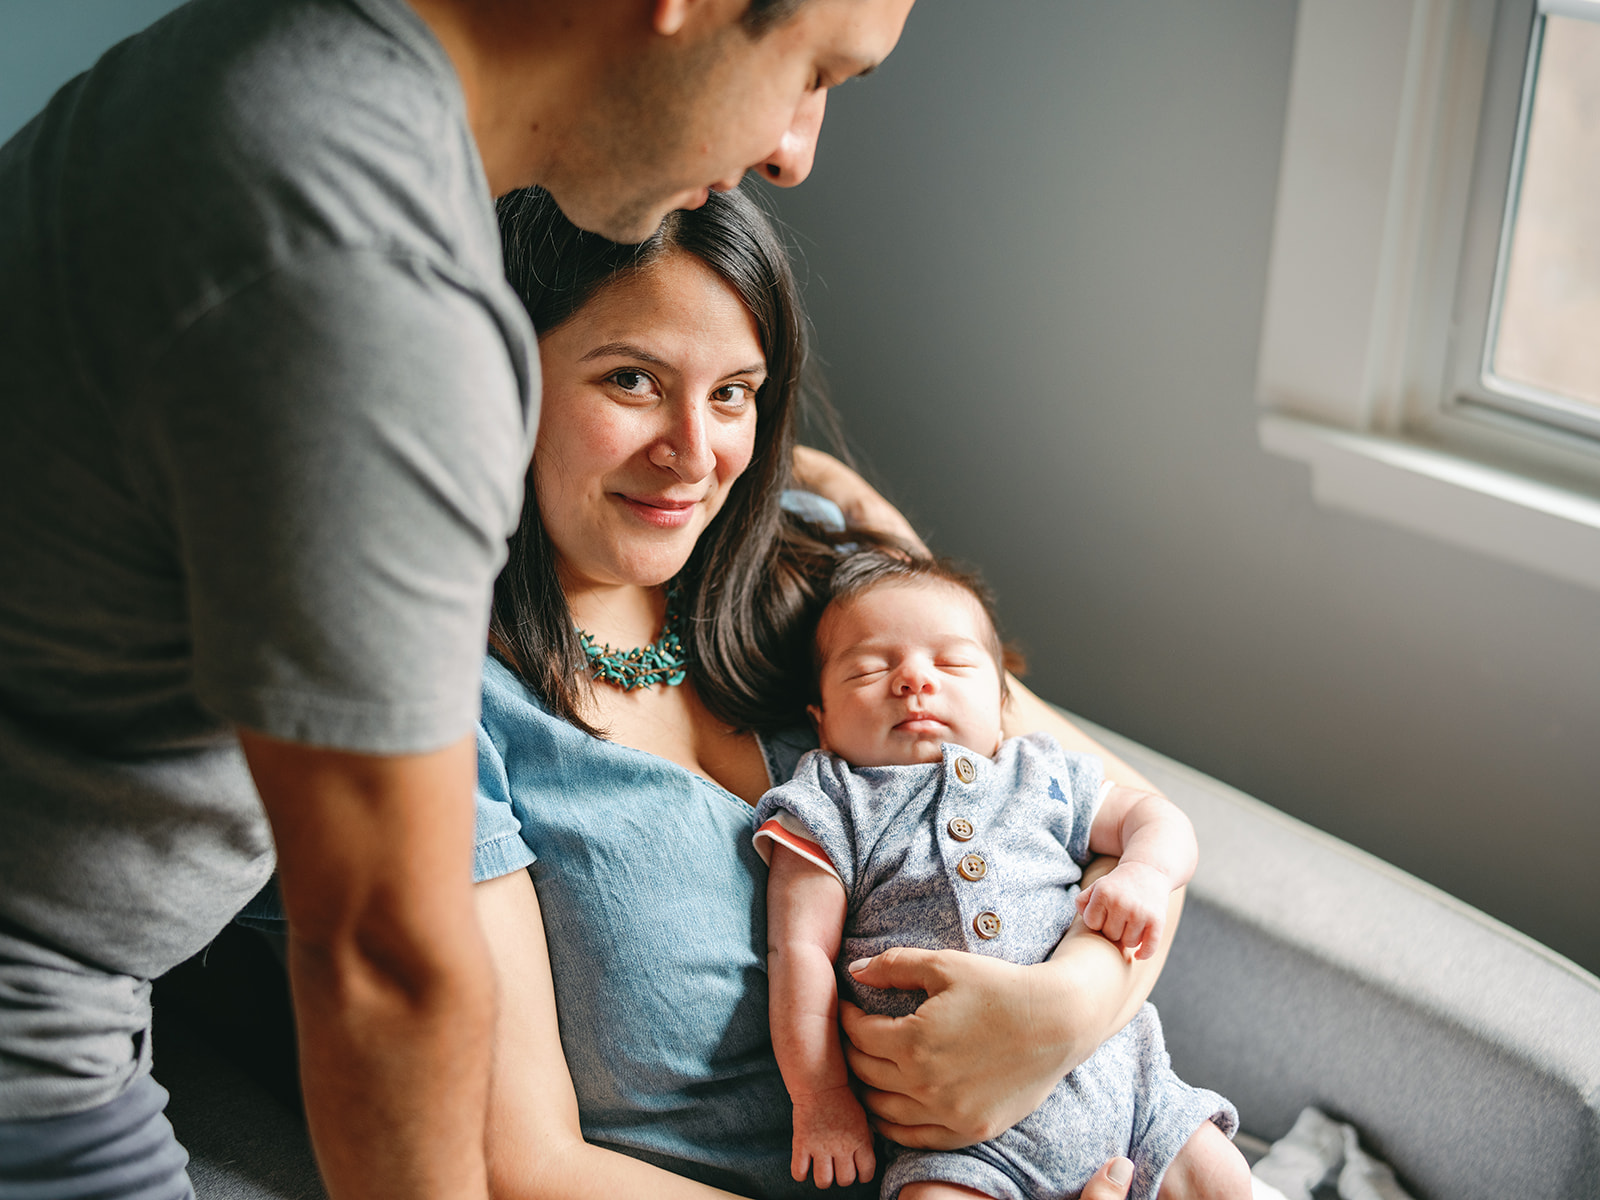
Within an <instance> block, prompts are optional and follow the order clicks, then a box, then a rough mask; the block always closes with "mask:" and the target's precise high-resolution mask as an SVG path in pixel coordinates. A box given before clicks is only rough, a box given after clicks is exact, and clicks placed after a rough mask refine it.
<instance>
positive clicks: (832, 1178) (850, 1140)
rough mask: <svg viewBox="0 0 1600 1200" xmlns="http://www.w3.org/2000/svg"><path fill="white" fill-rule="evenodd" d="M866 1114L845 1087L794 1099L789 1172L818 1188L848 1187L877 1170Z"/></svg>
mask: <svg viewBox="0 0 1600 1200" xmlns="http://www.w3.org/2000/svg"><path fill="white" fill-rule="evenodd" d="M877 1165H878V1163H877V1157H876V1155H874V1153H873V1150H872V1130H871V1129H870V1128H869V1127H868V1126H867V1114H866V1113H865V1112H863V1111H862V1109H861V1104H860V1102H859V1101H858V1100H857V1099H856V1098H855V1095H854V1093H852V1092H851V1091H850V1088H849V1087H848V1086H845V1087H837V1088H829V1089H828V1090H827V1091H825V1092H818V1093H816V1094H814V1095H810V1096H796V1097H795V1098H794V1157H793V1159H792V1160H791V1161H790V1164H789V1173H790V1174H791V1175H793V1176H794V1177H795V1179H797V1180H799V1181H801V1182H802V1183H803V1182H805V1178H806V1176H807V1175H808V1174H809V1175H811V1177H812V1181H813V1182H814V1183H815V1184H816V1185H817V1186H818V1187H819V1188H825V1187H832V1186H833V1185H834V1184H835V1183H837V1184H838V1185H839V1186H840V1187H849V1186H850V1185H851V1184H853V1183H855V1182H856V1180H857V1179H859V1180H861V1182H862V1183H865V1182H867V1180H869V1179H871V1178H872V1173H873V1171H875V1170H876V1169H877Z"/></svg>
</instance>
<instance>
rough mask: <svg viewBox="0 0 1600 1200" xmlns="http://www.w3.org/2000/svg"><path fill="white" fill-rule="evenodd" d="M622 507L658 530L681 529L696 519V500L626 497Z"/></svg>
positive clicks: (623, 498) (620, 497) (619, 496)
mask: <svg viewBox="0 0 1600 1200" xmlns="http://www.w3.org/2000/svg"><path fill="white" fill-rule="evenodd" d="M617 498H618V499H619V500H621V501H622V505H623V507H624V508H626V509H627V510H628V511H629V512H631V513H632V514H633V515H634V516H636V517H638V518H639V519H640V520H641V521H643V522H644V523H645V524H646V525H654V526H655V527H656V528H658V529H681V528H682V527H683V526H685V525H687V524H688V523H689V521H690V520H691V519H692V518H693V517H694V507H695V505H696V504H697V503H698V501H695V500H668V499H665V498H663V497H660V496H624V495H621V494H620V493H619V494H618V496H617Z"/></svg>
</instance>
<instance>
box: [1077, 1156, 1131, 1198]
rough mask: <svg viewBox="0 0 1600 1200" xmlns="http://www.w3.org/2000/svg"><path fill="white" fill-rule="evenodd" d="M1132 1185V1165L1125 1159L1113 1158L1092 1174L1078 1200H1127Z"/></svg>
mask: <svg viewBox="0 0 1600 1200" xmlns="http://www.w3.org/2000/svg"><path fill="white" fill-rule="evenodd" d="M1132 1184H1133V1163H1132V1162H1131V1161H1129V1160H1128V1159H1126V1158H1113V1159H1112V1160H1111V1161H1110V1162H1108V1163H1107V1164H1106V1165H1105V1166H1103V1167H1101V1168H1100V1169H1099V1170H1098V1171H1096V1172H1095V1173H1094V1177H1093V1178H1092V1179H1090V1180H1089V1182H1088V1183H1087V1184H1085V1185H1084V1188H1083V1191H1082V1193H1080V1195H1079V1197H1078V1200H1127V1195H1128V1188H1129V1187H1131V1186H1132Z"/></svg>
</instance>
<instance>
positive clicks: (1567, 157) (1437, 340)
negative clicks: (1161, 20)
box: [1259, 0, 1600, 589]
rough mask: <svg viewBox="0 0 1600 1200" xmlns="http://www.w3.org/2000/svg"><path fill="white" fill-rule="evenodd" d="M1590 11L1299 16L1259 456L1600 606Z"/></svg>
mask: <svg viewBox="0 0 1600 1200" xmlns="http://www.w3.org/2000/svg"><path fill="white" fill-rule="evenodd" d="M1597 196H1600V0H1502V2H1501V3H1499V4H1496V3H1495V2H1494V0H1412V2H1411V3H1400V2H1398V0H1303V3H1302V5H1301V10H1300V21H1299V25H1298V27H1297V30H1296V42H1295V58H1294V65H1293V71H1292V77H1291V87H1290V99H1289V111H1288V114H1287V121H1286V126H1285V139H1284V155H1283V165H1282V170H1281V174H1280V180H1279V194H1278V206H1277V220H1276V225H1275V228H1274V233H1273V247H1272V258H1271V267H1270V270H1269V278H1268V287H1267V304H1266V311H1265V314H1264V320H1263V332H1262V346H1261V361H1260V371H1259V392H1260V398H1261V401H1262V403H1263V405H1264V406H1265V407H1266V409H1267V410H1268V411H1267V414H1266V415H1265V416H1264V417H1263V419H1262V422H1261V438H1262V443H1263V445H1264V446H1265V447H1266V448H1267V449H1269V450H1272V451H1274V452H1277V453H1281V454H1285V455H1288V456H1290V457H1292V458H1297V459H1300V460H1303V461H1305V462H1307V463H1308V464H1309V465H1310V466H1311V469H1312V485H1313V492H1314V494H1315V495H1316V497H1317V499H1318V500H1319V501H1320V502H1322V503H1325V504H1327V505H1330V506H1333V507H1339V508H1344V509H1349V510H1352V511H1356V512H1360V513H1362V514H1364V515H1367V516H1372V517H1377V518H1379V519H1383V520H1387V521H1391V522H1395V523H1398V524H1401V525H1404V526H1407V527H1409V528H1412V529H1414V530H1417V531H1420V532H1423V533H1427V534H1430V535H1432V536H1436V537H1441V538H1444V539H1446V540H1449V541H1453V542H1456V543H1458V544H1462V545H1466V546H1470V547H1472V548H1474V549H1478V550H1481V551H1484V552H1487V553H1490V554H1494V555H1497V556H1499V557H1501V558H1504V559H1508V560H1510V561H1513V562H1516V563H1518V564H1520V565H1522V566H1527V567H1533V568H1535V569H1538V570H1542V571H1546V572H1548V573H1551V574H1555V575H1558V576H1560V577H1562V578H1565V579H1568V580H1570V581H1573V582H1577V583H1582V584H1585V585H1587V586H1590V587H1594V588H1597V589H1600V202H1597V201H1596V200H1595V199H1594V198H1595V197H1597Z"/></svg>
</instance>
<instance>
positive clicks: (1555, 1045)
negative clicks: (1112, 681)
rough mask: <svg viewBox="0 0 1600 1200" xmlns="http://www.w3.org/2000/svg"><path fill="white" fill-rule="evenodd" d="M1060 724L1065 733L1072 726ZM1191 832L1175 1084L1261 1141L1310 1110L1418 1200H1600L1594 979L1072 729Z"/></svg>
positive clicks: (1376, 865)
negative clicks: (1326, 1117)
mask: <svg viewBox="0 0 1600 1200" xmlns="http://www.w3.org/2000/svg"><path fill="white" fill-rule="evenodd" d="M1074 720H1078V718H1074ZM1079 723H1080V724H1082V725H1083V726H1084V727H1085V729H1086V730H1088V731H1089V732H1090V734H1091V735H1092V736H1095V737H1098V738H1101V739H1103V741H1104V743H1105V744H1106V746H1107V747H1108V748H1109V749H1112V750H1114V751H1115V752H1116V753H1117V754H1119V755H1121V756H1122V757H1124V758H1125V759H1126V760H1127V761H1128V762H1130V763H1131V764H1132V765H1133V766H1135V767H1137V768H1138V769H1139V770H1140V771H1142V772H1144V773H1145V774H1146V775H1147V776H1149V778H1150V779H1151V780H1152V781H1153V782H1154V783H1155V784H1156V785H1157V786H1158V787H1160V788H1161V789H1162V790H1164V791H1165V792H1166V794H1167V795H1168V796H1169V797H1170V798H1171V799H1172V800H1173V802H1174V803H1176V804H1177V805H1178V806H1179V807H1180V808H1182V809H1183V810H1184V811H1185V812H1186V813H1188V815H1189V818H1190V819H1191V820H1192V821H1193V822H1194V825H1195V830H1196V832H1197V834H1198V835H1199V840H1200V868H1199V871H1198V872H1197V873H1196V875H1195V878H1194V882H1193V883H1192V884H1191V886H1190V889H1189V897H1188V903H1187V906H1186V909H1185V915H1184V919H1183V924H1182V926H1181V928H1180V930H1179V933H1178V936H1177V938H1176V940H1175V941H1174V942H1173V947H1172V953H1171V957H1170V958H1169V960H1168V963H1167V967H1166V970H1165V972H1164V974H1163V976H1162V979H1161V982H1160V983H1159V985H1158V986H1157V988H1156V992H1155V995H1154V996H1153V997H1152V999H1153V1000H1154V1001H1155V1002H1156V1004H1157V1006H1158V1007H1159V1008H1160V1010H1161V1016H1162V1023H1163V1025H1164V1026H1165V1029H1166V1036H1167V1042H1168V1047H1169V1049H1170V1050H1171V1052H1172V1059H1173V1065H1174V1067H1175V1068H1176V1069H1177V1071H1178V1073H1179V1074H1180V1075H1182V1076H1183V1077H1184V1078H1186V1079H1188V1080H1190V1081H1191V1082H1193V1083H1196V1084H1200V1085H1203V1086H1206V1087H1211V1088H1215V1089H1216V1090H1218V1091H1220V1092H1222V1093H1223V1094H1224V1095H1226V1096H1228V1097H1229V1098H1230V1099H1232V1100H1233V1101H1234V1103H1235V1104H1237V1105H1238V1107H1239V1111H1240V1115H1241V1118H1242V1120H1243V1123H1244V1126H1245V1128H1246V1129H1248V1130H1249V1131H1250V1132H1252V1133H1255V1134H1258V1135H1261V1136H1264V1137H1267V1138H1277V1137H1280V1136H1282V1135H1283V1134H1284V1133H1285V1132H1287V1130H1288V1128H1289V1126H1290V1124H1291V1123H1292V1122H1293V1120H1294V1118H1295V1115H1296V1114H1297V1113H1298V1112H1299V1111H1300V1109H1301V1108H1302V1107H1304V1106H1305V1105H1308V1104H1315V1105H1317V1106H1319V1107H1321V1108H1322V1109H1324V1110H1325V1111H1327V1112H1328V1113H1329V1114H1330V1115H1334V1116H1337V1117H1339V1118H1342V1119H1345V1120H1348V1121H1351V1122H1353V1123H1354V1124H1355V1125H1356V1126H1357V1128H1359V1129H1360V1130H1362V1132H1363V1135H1364V1137H1365V1139H1366V1140H1367V1142H1368V1144H1369V1145H1370V1147H1371V1148H1372V1149H1373V1150H1374V1151H1375V1152H1376V1153H1377V1154H1379V1155H1380V1156H1382V1157H1383V1158H1385V1159H1387V1160H1388V1161H1389V1162H1390V1163H1391V1164H1392V1165H1393V1166H1394V1167H1395V1169H1396V1171H1397V1172H1398V1173H1399V1174H1400V1177H1401V1178H1402V1180H1403V1181H1404V1182H1406V1183H1407V1184H1408V1186H1410V1187H1411V1188H1412V1189H1414V1190H1415V1192H1416V1193H1417V1194H1418V1195H1419V1196H1422V1197H1431V1198H1436V1200H1475V1198H1478V1197H1482V1198H1483V1200H1512V1198H1513V1197H1531V1196H1539V1197H1545V1198H1550V1200H1555V1198H1570V1200H1594V1198H1595V1197H1596V1196H1600V979H1596V978H1595V977H1594V976H1593V975H1590V974H1589V973H1588V972H1586V971H1584V970H1582V969H1580V968H1579V967H1577V966H1576V965H1574V964H1573V963H1571V962H1569V961H1567V960H1566V959H1564V958H1562V957H1561V956H1559V955H1557V954H1555V953H1554V952H1553V951H1551V950H1548V949H1546V948H1545V947H1543V946H1541V945H1539V944H1538V943H1536V942H1534V941H1532V940H1531V939H1529V938H1527V937H1524V936H1523V935H1522V934H1519V933H1517V932H1515V931H1514V930H1512V929H1510V928H1508V927H1507V926H1505V925H1502V924H1500V923H1499V922H1497V921H1494V920H1492V919H1491V918H1489V917H1487V916H1485V915H1484V914H1483V913H1481V912H1479V911H1477V910H1476V909H1474V908H1471V907H1470V906H1468V905H1466V904H1463V903H1462V902H1461V901H1459V900H1456V899H1454V898H1452V897H1450V896H1448V895H1446V894H1445V893H1443V892H1441V891H1439V890H1438V889H1436V888H1433V887H1430V886H1429V885H1427V884H1425V883H1423V882H1421V881H1420V880H1418V879H1415V878H1414V877H1412V876H1410V875H1407V874H1406V873H1405V872H1403V871H1401V870H1399V869H1398V868H1396V867H1393V866H1390V865H1389V864H1387V863H1385V862H1383V861H1381V860H1380V859H1377V858H1374V857H1373V856H1371V855H1369V854H1366V853H1363V852H1362V851H1359V850H1357V849H1355V848H1354V847H1352V846H1350V845H1348V844H1346V843H1344V842H1341V841H1339V840H1338V839H1337V838H1334V837H1331V836H1329V835H1327V834H1324V833H1321V832H1319V831H1317V830H1315V829H1313V828H1311V827H1310V826H1308V825H1305V824H1303V823H1301V822H1299V821H1296V820H1294V819H1293V818H1291V817H1288V816H1286V815H1284V814H1283V813H1280V812H1278V811H1277V810H1275V809H1272V808H1269V807H1268V806H1266V805H1264V804H1261V803H1260V802H1258V801H1256V800H1252V799H1250V798H1249V797H1248V796H1245V795H1244V794H1243V793H1241V792H1238V791H1235V790H1234V789H1232V788H1229V787H1226V786H1225V785H1223V784H1221V783H1218V782H1217V781H1216V780H1214V779H1211V778H1209V777H1207V776H1205V775H1202V774H1200V773H1199V772H1198V771H1194V770H1191V769H1189V768H1187V767H1184V766H1182V765H1181V764H1179V763H1175V762H1173V761H1172V760H1171V759H1168V758H1164V757H1162V756H1161V755H1159V754H1156V753H1154V752H1153V751H1151V750H1148V749H1146V748H1144V747H1143V746H1140V745H1138V744H1137V743H1134V742H1131V741H1129V740H1128V739H1126V738H1123V737H1120V736H1118V735H1116V734H1113V733H1110V732H1109V731H1106V730H1102V729H1099V728H1098V727H1096V726H1093V725H1092V724H1091V723H1089V722H1087V721H1080V722H1079Z"/></svg>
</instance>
